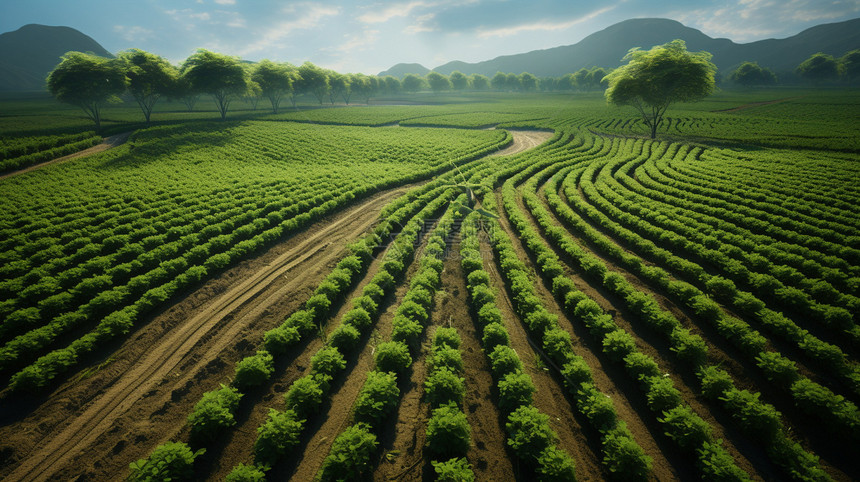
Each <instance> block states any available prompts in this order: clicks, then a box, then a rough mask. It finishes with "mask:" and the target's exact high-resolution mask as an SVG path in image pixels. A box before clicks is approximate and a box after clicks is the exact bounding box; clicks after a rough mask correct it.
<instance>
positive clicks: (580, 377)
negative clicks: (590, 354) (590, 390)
mask: <svg viewBox="0 0 860 482" xmlns="http://www.w3.org/2000/svg"><path fill="white" fill-rule="evenodd" d="M561 375H562V376H563V377H564V384H565V385H566V386H567V389H568V391H570V392H572V393H576V391H577V390H578V389H579V387H580V385H582V384H583V383H593V382H594V380H593V379H592V376H591V369H590V368H589V367H588V364H587V363H585V360H584V359H583V358H582V357H580V356H576V357H575V358H573V359H571V360H570V361H569V362H567V363H565V364H564V365H563V366H562V367H561Z"/></svg>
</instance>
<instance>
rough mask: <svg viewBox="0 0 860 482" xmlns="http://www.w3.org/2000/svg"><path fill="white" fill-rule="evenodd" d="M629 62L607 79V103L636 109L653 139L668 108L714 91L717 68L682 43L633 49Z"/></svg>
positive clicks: (674, 42) (674, 41)
mask: <svg viewBox="0 0 860 482" xmlns="http://www.w3.org/2000/svg"><path fill="white" fill-rule="evenodd" d="M624 60H627V61H628V63H627V64H626V65H623V66H621V67H619V68H617V69H615V70H614V71H612V73H610V74H609V75H607V76H606V79H607V80H608V81H609V87H608V88H607V89H606V93H605V96H606V100H607V101H609V102H610V103H613V104H616V105H629V106H633V107H635V108H636V110H638V111H639V113H640V115H641V116H642V120H643V121H644V122H645V124H646V125H647V126H648V127H649V128H650V131H651V138H652V139H654V138H655V137H657V128H658V127H659V126H660V124H661V123H662V122H663V115H664V114H665V112H666V109H668V108H669V106H670V105H671V104H672V103H675V102H692V101H696V100H700V99H703V98H704V97H707V96H708V95H710V94H711V93H712V92H713V91H714V73H715V72H716V71H717V67H716V66H715V65H714V64H713V63H712V62H711V54H710V53H708V52H688V51H687V45H686V44H685V43H684V41H683V40H673V41H671V42H669V43H667V44H664V45H658V46H655V47H653V48H651V50H640V49H638V48H634V49H631V50H630V52H628V54H627V56H625V57H624Z"/></svg>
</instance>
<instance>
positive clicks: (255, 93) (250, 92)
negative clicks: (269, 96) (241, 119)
mask: <svg viewBox="0 0 860 482" xmlns="http://www.w3.org/2000/svg"><path fill="white" fill-rule="evenodd" d="M248 76H249V78H250V70H249V73H248ZM242 98H243V99H245V101H247V102H248V103H249V104H251V108H252V109H254V110H257V106H258V105H260V100H261V99H262V98H263V88H262V87H260V84H258V83H256V82H254V81H253V80H248V88H247V89H245V93H244V94H242Z"/></svg>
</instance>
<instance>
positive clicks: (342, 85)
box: [327, 70, 349, 104]
mask: <svg viewBox="0 0 860 482" xmlns="http://www.w3.org/2000/svg"><path fill="white" fill-rule="evenodd" d="M327 74H328V83H329V91H328V98H329V100H330V101H331V103H332V104H334V101H335V99H337V98H338V97H341V96H343V100H344V102H346V103H347V104H349V95H348V94H346V92H347V91H348V90H349V80H348V78H347V76H346V75H343V74H339V73H337V72H335V71H333V70H329V71H328V72H327ZM345 94H346V95H345Z"/></svg>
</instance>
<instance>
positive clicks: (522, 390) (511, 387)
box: [498, 372, 535, 411]
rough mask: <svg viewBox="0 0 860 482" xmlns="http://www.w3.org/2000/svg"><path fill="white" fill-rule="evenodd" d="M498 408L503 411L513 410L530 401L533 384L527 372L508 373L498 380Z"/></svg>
mask: <svg viewBox="0 0 860 482" xmlns="http://www.w3.org/2000/svg"><path fill="white" fill-rule="evenodd" d="M498 387H499V408H500V409H502V410H504V411H511V410H515V409H516V408H517V407H520V406H522V405H527V404H530V403H531V402H532V394H533V393H534V392H535V386H534V384H533V383H532V379H531V377H530V376H528V374H526V373H523V372H513V373H508V374H506V375H505V376H503V377H502V379H501V380H499V384H498Z"/></svg>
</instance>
